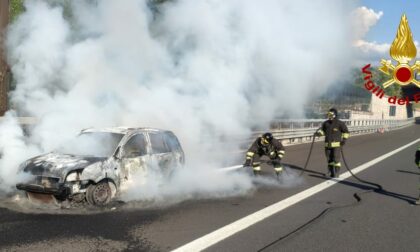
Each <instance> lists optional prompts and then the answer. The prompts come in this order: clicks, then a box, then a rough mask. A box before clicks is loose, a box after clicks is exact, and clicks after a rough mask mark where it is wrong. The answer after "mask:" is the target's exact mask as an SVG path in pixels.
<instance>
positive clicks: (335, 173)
mask: <svg viewBox="0 0 420 252" xmlns="http://www.w3.org/2000/svg"><path fill="white" fill-rule="evenodd" d="M338 177H340V167H339V166H335V167H334V178H338Z"/></svg>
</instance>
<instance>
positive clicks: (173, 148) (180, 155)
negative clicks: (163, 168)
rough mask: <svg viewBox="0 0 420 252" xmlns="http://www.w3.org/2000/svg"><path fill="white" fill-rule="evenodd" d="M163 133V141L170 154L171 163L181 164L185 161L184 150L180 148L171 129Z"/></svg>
mask: <svg viewBox="0 0 420 252" xmlns="http://www.w3.org/2000/svg"><path fill="white" fill-rule="evenodd" d="M164 135H165V143H166V145H167V146H168V147H169V149H170V152H171V154H172V160H173V163H174V164H175V165H183V164H184V163H185V157H184V151H183V150H182V148H181V144H180V143H179V141H178V138H177V137H176V136H175V134H174V133H172V132H171V131H166V132H165V133H164Z"/></svg>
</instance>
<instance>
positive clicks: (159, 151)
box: [149, 132, 174, 175]
mask: <svg viewBox="0 0 420 252" xmlns="http://www.w3.org/2000/svg"><path fill="white" fill-rule="evenodd" d="M149 140H150V145H151V156H150V157H151V161H152V163H153V164H154V165H156V166H157V167H158V168H159V169H160V170H161V172H162V174H164V175H165V174H168V173H169V172H170V170H171V169H172V168H173V165H174V163H173V155H172V153H171V150H170V148H169V147H168V146H167V144H166V142H165V135H164V133H163V132H149Z"/></svg>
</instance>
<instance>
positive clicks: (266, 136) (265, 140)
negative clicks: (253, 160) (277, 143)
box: [261, 132, 273, 144]
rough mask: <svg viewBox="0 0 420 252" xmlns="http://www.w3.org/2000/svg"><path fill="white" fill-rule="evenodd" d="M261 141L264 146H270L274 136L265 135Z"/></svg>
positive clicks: (268, 133)
mask: <svg viewBox="0 0 420 252" xmlns="http://www.w3.org/2000/svg"><path fill="white" fill-rule="evenodd" d="M261 140H262V143H263V144H269V143H271V142H272V141H273V134H271V133H270V132H267V133H264V134H263V135H262V139H261Z"/></svg>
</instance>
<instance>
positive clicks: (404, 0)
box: [353, 0, 420, 64]
mask: <svg viewBox="0 0 420 252" xmlns="http://www.w3.org/2000/svg"><path fill="white" fill-rule="evenodd" d="M419 13H420V0H361V1H360V4H359V7H358V8H357V9H356V10H355V11H354V13H353V15H354V17H353V22H354V29H355V34H356V35H355V38H354V42H353V43H354V46H355V47H356V48H358V49H359V52H360V57H359V58H360V64H362V62H366V63H373V64H378V62H379V61H380V59H383V58H389V47H390V45H391V43H392V41H393V40H394V39H395V36H396V33H397V29H398V25H399V23H400V19H401V16H402V15H403V14H406V15H407V18H408V23H409V25H410V28H411V32H412V34H413V39H414V41H415V44H416V45H417V48H418V50H417V57H419V55H420V49H419V42H418V41H420V15H419Z"/></svg>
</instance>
